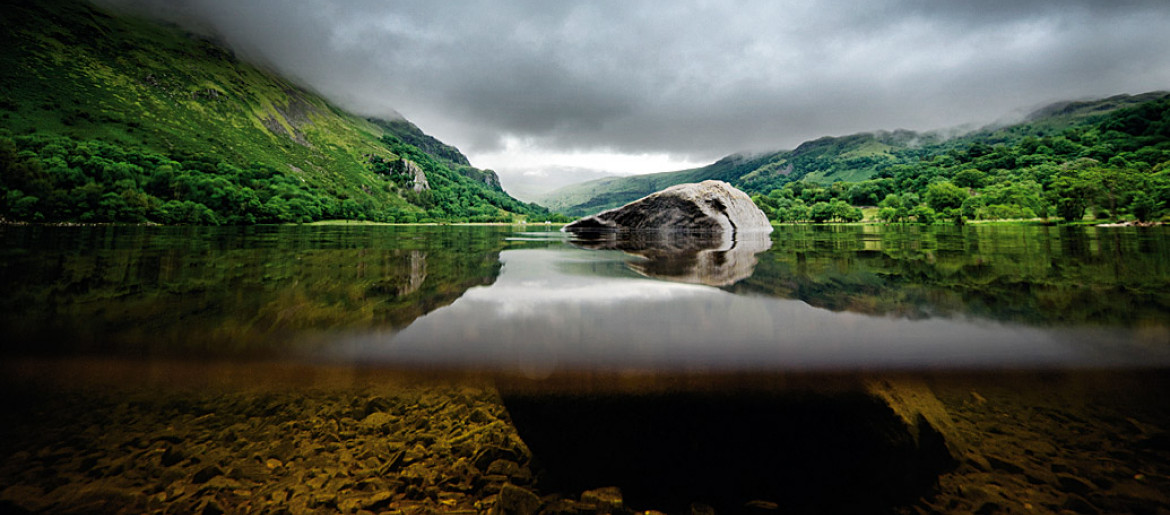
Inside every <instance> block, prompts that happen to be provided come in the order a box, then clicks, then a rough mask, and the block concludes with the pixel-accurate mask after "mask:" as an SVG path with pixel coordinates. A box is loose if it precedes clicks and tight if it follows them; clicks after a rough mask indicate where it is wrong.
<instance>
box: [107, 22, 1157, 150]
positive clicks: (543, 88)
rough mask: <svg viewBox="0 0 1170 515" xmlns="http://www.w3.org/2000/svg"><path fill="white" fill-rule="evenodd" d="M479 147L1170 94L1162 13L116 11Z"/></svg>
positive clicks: (809, 125)
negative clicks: (187, 31) (191, 30)
mask: <svg viewBox="0 0 1170 515" xmlns="http://www.w3.org/2000/svg"><path fill="white" fill-rule="evenodd" d="M103 1H104V3H107V4H116V5H121V6H131V7H134V8H138V9H147V10H149V11H150V12H151V13H153V14H154V15H156V16H162V17H167V18H169V19H171V20H179V21H181V22H182V23H184V24H188V25H190V26H195V27H202V30H205V31H213V32H214V33H215V34H217V35H219V36H220V37H221V38H222V39H223V40H224V41H226V42H227V43H228V44H229V45H231V46H232V47H233V48H234V49H236V50H237V51H238V52H240V53H241V54H242V55H245V56H248V57H250V58H252V59H254V60H257V61H260V62H262V63H266V64H267V65H268V66H271V67H272V68H274V69H276V70H278V71H280V72H282V73H284V74H286V75H290V76H292V77H294V78H295V79H297V80H299V81H301V82H303V83H304V84H306V85H307V86H309V87H312V88H313V89H316V90H317V91H320V92H322V93H323V94H325V95H327V96H330V97H331V98H333V99H335V100H337V101H338V102H340V103H342V104H343V105H345V106H346V107H348V108H350V109H354V110H357V111H361V112H363V113H364V114H376V115H386V114H389V113H391V112H393V111H398V112H401V113H403V114H404V115H406V116H407V117H408V118H410V119H412V120H413V121H415V122H416V123H417V124H419V125H420V126H421V127H422V128H423V129H424V130H427V131H428V132H432V133H434V134H436V135H437V136H439V137H440V138H442V139H444V140H447V141H449V142H450V143H453V144H455V145H457V146H460V147H461V148H464V150H467V151H470V152H475V151H488V150H492V149H495V148H498V145H500V142H501V138H502V136H504V135H510V136H515V137H521V138H527V139H529V140H532V141H535V142H537V143H539V144H541V145H544V146H546V147H548V148H555V149H591V148H609V149H613V150H615V151H625V152H670V153H674V154H677V155H680V156H688V157H691V158H700V159H714V158H717V157H719V156H721V155H724V154H728V153H731V152H734V151H739V150H758V149H768V148H772V149H775V148H782V147H791V146H793V145H795V144H797V143H799V142H800V141H803V140H806V139H811V138H815V137H819V136H822V135H831V134H846V133H850V132H856V131H862V130H873V129H895V128H910V129H931V128H936V127H942V126H948V125H954V124H959V123H964V122H970V121H974V122H990V121H992V120H994V119H996V118H998V117H1000V116H1001V115H1003V114H1004V113H1006V112H1009V111H1011V110H1013V109H1015V108H1018V107H1020V106H1026V105H1036V104H1040V103H1042V102H1046V101H1055V100H1062V99H1068V98H1083V97H1090V96H1105V95H1112V94H1117V93H1139V92H1144V91H1149V90H1154V89H1165V88H1167V87H1168V86H1170V53H1167V52H1166V51H1165V49H1167V48H1170V31H1167V30H1166V29H1165V28H1166V27H1168V26H1170V4H1168V3H1166V2H1165V1H1164V0H1152V1H1136V0H1135V1H1122V2H1115V1H1108V2H1106V1H1104V0H1073V1H1056V0H1043V1H1041V0H1036V1H1032V0H995V1H992V2H958V1H949V2H938V1H928V0H890V1H878V2H869V1H861V0H851V1H836V2H811V1H809V2H772V1H750V0H749V1H741V2H704V1H698V0H695V1H680V2H671V3H661V2H653V3H651V2H641V1H634V2H629V1H598V2H588V3H586V2H581V3H577V2H544V1H526V2H509V3H489V2H470V1H452V2H426V1H416V0H410V1H394V2H386V1H375V0H355V1H347V2H330V1H325V0H305V1H301V2H297V3H295V4H293V3H290V2H286V1H278V0H254V1H249V2H238V1H235V0H183V1H180V2H174V1H165V0H103Z"/></svg>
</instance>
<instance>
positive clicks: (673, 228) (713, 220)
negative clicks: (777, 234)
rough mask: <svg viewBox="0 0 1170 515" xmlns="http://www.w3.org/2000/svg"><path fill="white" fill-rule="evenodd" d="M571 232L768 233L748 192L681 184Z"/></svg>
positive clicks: (583, 221) (569, 228) (716, 184)
mask: <svg viewBox="0 0 1170 515" xmlns="http://www.w3.org/2000/svg"><path fill="white" fill-rule="evenodd" d="M565 230H566V231H568V232H574V233H628V232H650V231H659V232H690V233H711V234H720V235H724V236H726V237H734V236H735V235H737V234H740V233H747V232H761V233H769V232H772V225H771V224H770V223H769V222H768V217H767V216H765V215H764V212H763V211H760V208H758V207H756V205H755V204H754V203H752V199H751V198H750V197H748V196H747V194H746V193H744V192H742V191H740V190H738V189H735V188H734V187H733V186H731V185H730V184H727V183H726V182H723V181H703V182H700V183H698V184H679V185H676V186H671V187H669V188H666V189H665V190H662V191H659V192H657V193H653V194H651V195H649V196H646V197H644V198H642V199H639V200H635V201H634V202H631V203H629V204H626V205H624V206H622V207H619V208H616V209H610V210H608V211H603V212H601V213H599V214H596V215H593V216H588V217H585V218H582V219H580V220H577V221H576V222H573V223H571V224H569V225H566V226H565Z"/></svg>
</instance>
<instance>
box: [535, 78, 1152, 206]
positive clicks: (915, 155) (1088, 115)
mask: <svg viewBox="0 0 1170 515" xmlns="http://www.w3.org/2000/svg"><path fill="white" fill-rule="evenodd" d="M1165 95H1166V93H1165V92H1151V93H1145V94H1141V95H1118V96H1113V97H1109V98H1105V99H1100V100H1085V101H1068V102H1059V103H1055V104H1051V105H1048V106H1044V107H1042V108H1039V109H1036V110H1033V111H1031V112H1029V113H1026V114H1025V115H1024V116H1022V117H1021V116H1017V117H1016V118H1017V119H1019V120H1020V121H1016V122H1014V123H999V124H995V125H992V126H988V127H984V128H981V129H978V130H974V131H968V132H966V133H964V134H962V135H958V136H949V135H948V134H947V133H946V132H943V131H932V132H923V133H920V132H914V131H907V130H896V131H879V132H867V133H860V134H852V135H848V136H839V137H823V138H819V139H816V140H812V141H807V142H804V143H802V144H800V145H799V146H797V147H796V148H795V149H793V150H778V151H774V152H764V153H758V154H751V155H745V154H736V155H731V156H728V157H725V158H723V159H720V160H719V161H717V162H715V163H712V164H710V165H707V166H704V167H700V168H694V169H689V170H680V171H676V172H663V173H654V174H645V175H633V176H626V177H618V178H607V179H600V180H594V181H588V182H583V183H579V184H574V185H570V186H566V187H563V188H560V189H557V190H555V191H552V192H549V193H547V194H545V195H543V196H541V197H539V198H536V199H535V201H536V202H537V203H538V204H540V205H543V206H546V207H548V208H549V209H551V210H553V211H556V212H560V213H564V214H567V215H571V216H582V215H586V214H591V213H594V212H597V211H600V210H604V209H609V208H613V207H617V206H621V205H623V204H625V203H627V202H630V201H632V200H636V199H638V198H641V197H643V196H645V195H649V194H650V193H653V192H655V191H658V190H660V189H662V188H666V187H668V186H673V185H675V184H682V183H686V182H698V181H702V180H707V179H719V180H723V181H727V182H729V183H731V184H733V185H735V186H736V187H739V188H741V189H743V190H744V191H747V192H748V193H760V194H767V193H768V192H769V191H771V190H773V189H776V188H779V187H782V186H783V185H784V184H787V183H789V182H792V181H798V180H806V181H813V182H818V183H823V184H828V183H832V182H836V181H845V182H859V181H864V180H867V179H871V178H873V177H875V176H878V175H879V174H880V173H882V171H883V170H889V169H891V167H894V166H897V165H907V164H912V163H915V162H918V161H920V160H922V159H927V158H931V157H933V156H937V155H943V154H946V153H947V152H949V151H952V150H957V149H962V150H965V149H967V148H968V147H970V146H972V145H976V144H982V145H1014V144H1016V143H1019V142H1020V141H1022V140H1023V139H1024V138H1025V137H1028V136H1031V137H1036V138H1042V137H1046V136H1055V135H1059V134H1060V133H1061V132H1062V131H1065V130H1067V129H1070V128H1074V127H1089V126H1092V125H1094V124H1097V123H1100V122H1101V121H1102V120H1103V119H1105V117H1107V116H1108V115H1109V114H1111V113H1114V112H1117V111H1118V110H1120V109H1124V108H1129V107H1134V106H1138V105H1141V104H1144V103H1147V102H1150V101H1154V100H1158V99H1160V98H1162V97H1164V96H1165Z"/></svg>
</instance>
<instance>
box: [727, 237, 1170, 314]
mask: <svg viewBox="0 0 1170 515" xmlns="http://www.w3.org/2000/svg"><path fill="white" fill-rule="evenodd" d="M1168 233H1170V230H1168V229H1167V228H1166V227H1152V228H1139V227H1091V226H1079V225H1063V226H1043V225H1013V224H995V225H979V224H972V225H967V226H964V227H955V226H952V225H933V226H922V225H904V226H903V225H888V226H887V225H781V226H778V227H776V232H775V233H773V237H772V242H773V246H772V248H771V249H770V250H769V251H768V252H766V253H764V254H760V255H759V262H758V264H757V266H756V270H755V273H754V274H753V275H752V277H750V278H748V279H746V280H744V281H742V282H740V283H738V284H736V285H735V286H734V287H732V290H733V291H735V292H737V293H753V294H760V293H763V294H767V295H774V296H778V297H783V298H792V299H799V300H802V301H804V302H807V303H808V304H810V305H813V306H817V307H822V308H826V309H831V310H834V311H851V312H857V313H866V314H872V315H883V316H898V317H909V318H929V317H937V316H963V317H971V318H987V319H994V320H1002V321H1011V322H1020V323H1027V324H1036V325H1045V326H1047V325H1051V326H1065V325H1075V324H1090V325H1099V326H1118V327H1134V328H1142V327H1159V326H1162V325H1164V322H1165V319H1166V311H1167V310H1168V309H1170V262H1168V261H1167V260H1166V259H1165V256H1166V255H1168V254H1167V253H1168V252H1170V245H1168V242H1170V240H1167V238H1166V236H1167V235H1168Z"/></svg>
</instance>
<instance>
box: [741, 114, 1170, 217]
mask: <svg viewBox="0 0 1170 515" xmlns="http://www.w3.org/2000/svg"><path fill="white" fill-rule="evenodd" d="M1011 136H1013V135H1011V134H1009V135H1008V137H1005V138H1004V139H1005V140H1007V141H1005V142H1001V143H988V142H985V141H978V140H977V141H974V142H968V143H967V144H966V146H965V147H959V146H957V145H956V144H955V142H942V143H938V144H935V145H932V146H930V147H924V148H922V149H920V150H917V151H916V152H918V153H919V156H918V158H917V161H915V162H892V161H893V160H890V161H891V162H889V163H887V164H886V165H884V166H878V167H876V168H875V170H874V171H873V174H872V176H871V178H869V179H865V180H860V181H844V180H835V181H833V182H830V183H827V184H826V183H824V182H821V181H816V180H811V179H808V178H804V179H800V180H791V181H787V182H785V181H783V180H782V181H780V183H779V184H777V186H778V187H775V188H773V189H771V190H770V191H769V192H767V193H763V192H756V193H755V194H754V195H753V196H752V198H753V200H754V201H755V202H756V204H757V205H758V206H760V208H761V209H763V210H764V212H765V213H766V214H767V215H768V216H769V218H771V219H772V220H775V221H778V222H784V223H790V222H791V223H796V222H814V223H822V222H832V221H836V222H855V221H859V220H861V219H862V212H861V210H860V209H859V208H860V207H871V208H876V209H875V210H871V212H872V215H871V216H870V217H869V218H871V219H872V220H876V221H880V222H897V223H904V222H913V223H927V224H929V223H956V224H962V223H965V222H967V221H973V220H1012V219H1036V218H1039V219H1046V220H1059V221H1065V222H1079V221H1085V220H1088V221H1094V222H1096V221H1136V222H1151V221H1156V220H1160V219H1162V218H1163V217H1166V216H1167V207H1168V206H1170V165H1168V164H1167V163H1170V97H1166V96H1164V97H1162V98H1161V99H1159V100H1155V101H1152V102H1147V103H1144V104H1141V105H1138V106H1135V107H1130V108H1125V109H1119V110H1117V111H1114V112H1112V113H1110V114H1109V115H1108V116H1106V117H1105V118H1104V119H1103V120H1101V121H1100V122H1099V123H1096V124H1092V125H1089V126H1078V127H1071V128H1067V129H1064V130H1062V131H1060V132H1058V133H1056V134H1052V135H1035V134H1026V135H1022V136H1020V135H1014V136H1016V137H1011ZM948 147H949V148H948Z"/></svg>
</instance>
